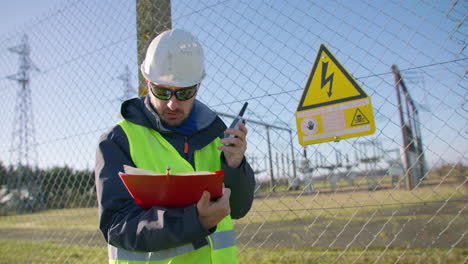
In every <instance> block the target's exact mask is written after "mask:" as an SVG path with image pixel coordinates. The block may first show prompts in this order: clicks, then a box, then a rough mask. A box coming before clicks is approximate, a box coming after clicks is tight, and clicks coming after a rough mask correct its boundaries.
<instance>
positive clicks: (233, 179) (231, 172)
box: [221, 155, 255, 219]
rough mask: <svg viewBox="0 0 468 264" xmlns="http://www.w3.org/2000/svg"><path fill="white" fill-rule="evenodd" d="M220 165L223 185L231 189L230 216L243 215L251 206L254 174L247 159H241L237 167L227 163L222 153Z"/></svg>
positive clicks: (235, 217) (240, 216) (234, 217)
mask: <svg viewBox="0 0 468 264" xmlns="http://www.w3.org/2000/svg"><path fill="white" fill-rule="evenodd" d="M221 167H222V169H223V170H224V185H225V186H226V187H227V188H230V189H231V198H230V200H229V204H230V206H231V217H232V218H233V219H239V218H242V217H244V216H245V215H246V214H247V213H248V212H249V210H250V208H251V207H252V202H253V198H254V191H255V176H254V172H253V170H252V168H251V167H250V165H249V163H248V162H247V160H246V159H245V157H244V159H243V160H242V163H241V165H240V166H239V167H238V168H231V167H229V166H228V165H227V163H226V162H225V159H224V155H221Z"/></svg>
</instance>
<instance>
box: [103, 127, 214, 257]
mask: <svg viewBox="0 0 468 264" xmlns="http://www.w3.org/2000/svg"><path fill="white" fill-rule="evenodd" d="M124 164H128V165H131V166H134V163H133V162H132V160H131V158H130V154H129V146H128V139H127V137H126V135H125V133H124V132H123V130H122V129H121V128H120V126H115V127H114V128H113V129H112V130H110V131H109V132H108V133H106V134H104V135H103V136H102V137H101V139H100V142H99V145H98V148H97V152H96V167H95V177H96V193H97V199H98V206H99V228H100V230H101V232H102V234H103V235H104V238H105V239H106V241H107V242H108V243H109V244H111V245H113V246H116V247H119V248H123V249H126V250H135V251H146V252H150V251H158V250H164V249H168V248H173V247H176V246H179V245H182V244H186V243H194V244H196V243H199V242H200V241H201V240H203V239H205V237H206V236H207V235H209V234H210V231H213V230H210V231H208V230H206V229H205V228H204V227H203V226H202V224H201V223H200V221H199V219H198V215H197V210H196V206H195V205H191V206H187V207H185V208H170V209H169V208H164V207H153V208H151V209H148V210H145V209H142V208H141V207H140V206H139V205H138V204H137V203H136V202H135V201H134V200H133V198H132V197H131V195H130V194H129V193H128V191H127V189H126V188H125V186H124V184H123V183H122V181H121V179H120V177H119V176H118V172H119V171H123V165H124Z"/></svg>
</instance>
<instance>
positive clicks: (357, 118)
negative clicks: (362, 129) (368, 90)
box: [351, 108, 369, 126]
mask: <svg viewBox="0 0 468 264" xmlns="http://www.w3.org/2000/svg"><path fill="white" fill-rule="evenodd" d="M366 124H369V119H367V117H366V116H365V115H364V114H363V113H362V111H361V110H359V108H357V109H356V112H355V113H354V117H353V121H352V122H351V126H361V125H366Z"/></svg>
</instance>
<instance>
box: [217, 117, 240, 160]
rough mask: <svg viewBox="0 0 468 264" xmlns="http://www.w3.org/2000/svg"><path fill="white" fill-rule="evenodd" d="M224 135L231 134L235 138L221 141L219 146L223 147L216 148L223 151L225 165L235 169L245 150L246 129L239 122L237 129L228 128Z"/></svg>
mask: <svg viewBox="0 0 468 264" xmlns="http://www.w3.org/2000/svg"><path fill="white" fill-rule="evenodd" d="M225 134H231V135H234V136H235V137H231V138H223V139H221V144H223V145H224V146H221V147H218V149H219V150H221V151H223V153H224V157H225V158H226V163H227V165H228V166H229V167H231V168H237V167H239V166H240V164H241V163H242V160H243V159H244V154H245V151H246V150H247V139H246V136H247V128H246V127H245V125H244V124H243V123H242V122H239V129H235V128H228V129H226V132H225Z"/></svg>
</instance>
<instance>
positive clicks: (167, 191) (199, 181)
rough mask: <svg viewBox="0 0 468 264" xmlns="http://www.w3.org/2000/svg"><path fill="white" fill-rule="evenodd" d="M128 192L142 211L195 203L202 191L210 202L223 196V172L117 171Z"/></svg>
mask: <svg viewBox="0 0 468 264" xmlns="http://www.w3.org/2000/svg"><path fill="white" fill-rule="evenodd" d="M119 176H120V178H121V179H122V181H123V183H124V184H125V187H127V190H128V192H129V193H130V194H131V195H132V197H133V199H134V200H135V201H136V202H137V203H138V204H139V205H140V206H141V207H142V208H144V209H149V208H151V207H153V206H163V207H185V206H188V205H191V204H194V203H197V202H198V201H199V200H200V198H201V196H202V194H203V191H208V192H210V194H211V199H214V198H216V197H221V196H222V195H223V181H224V171H222V170H220V171H215V172H213V173H209V174H189V173H187V174H177V175H166V174H161V175H142V174H128V173H123V172H119Z"/></svg>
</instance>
